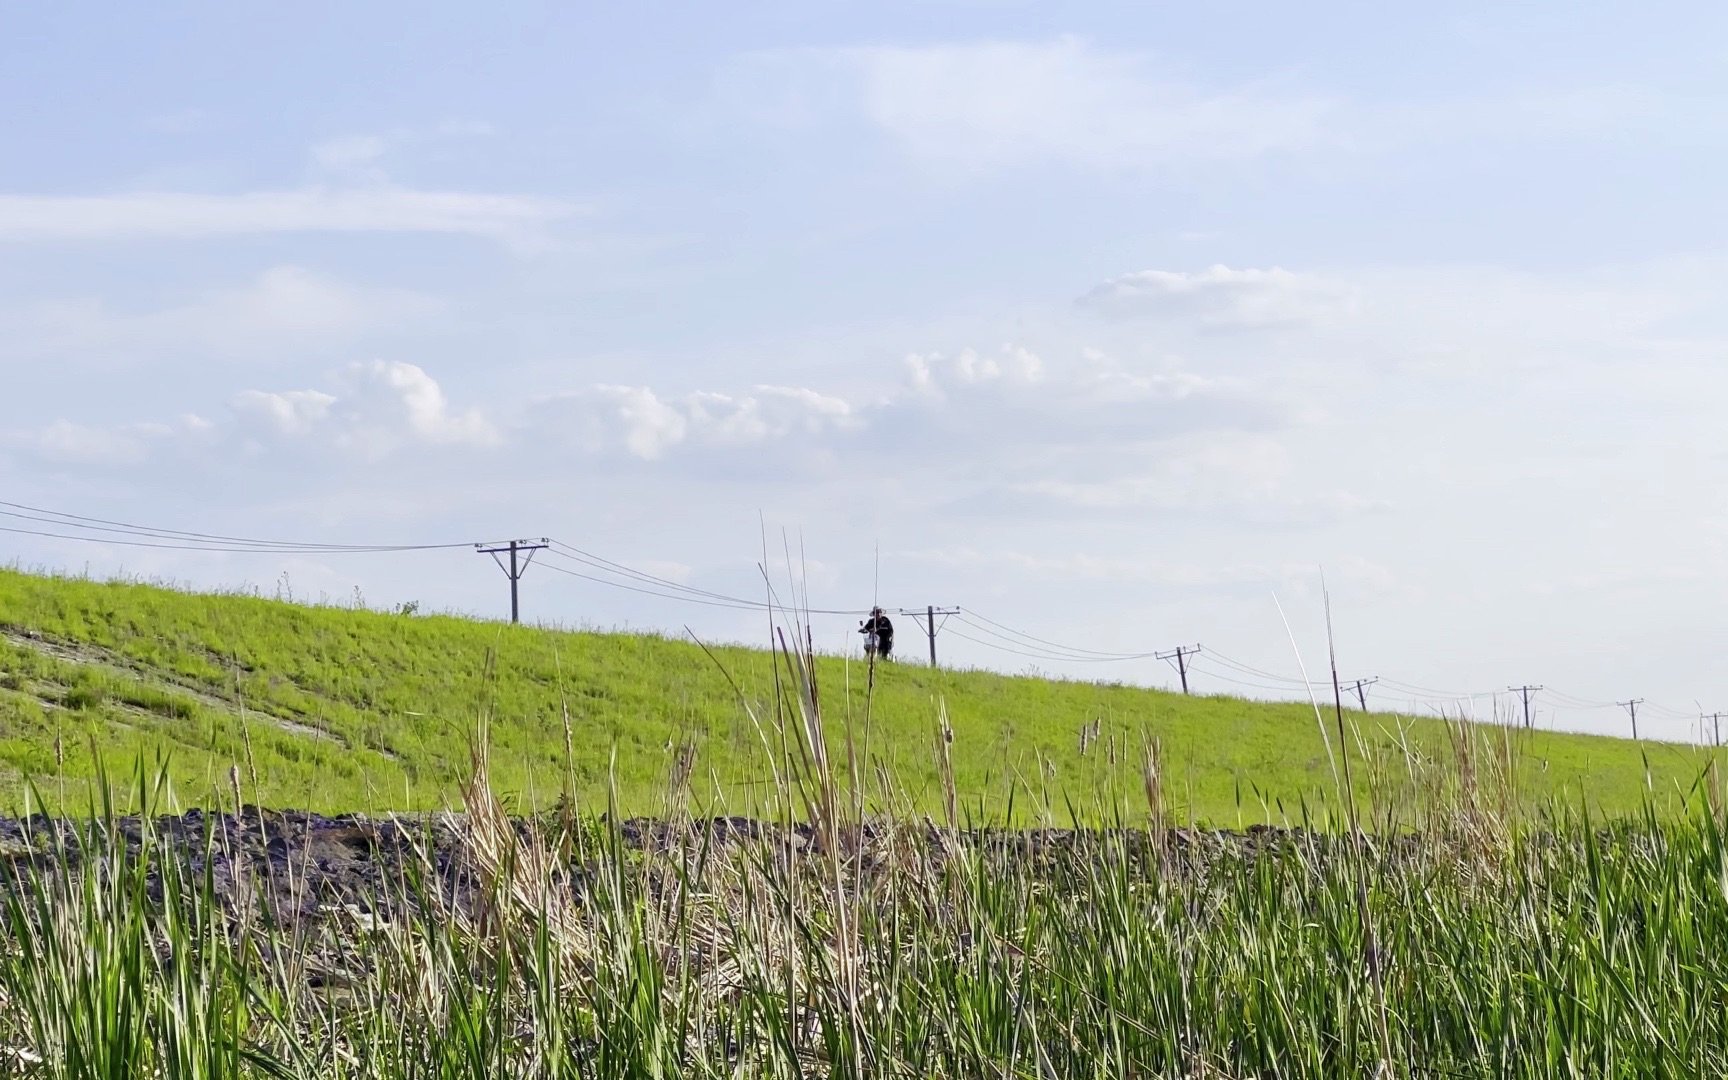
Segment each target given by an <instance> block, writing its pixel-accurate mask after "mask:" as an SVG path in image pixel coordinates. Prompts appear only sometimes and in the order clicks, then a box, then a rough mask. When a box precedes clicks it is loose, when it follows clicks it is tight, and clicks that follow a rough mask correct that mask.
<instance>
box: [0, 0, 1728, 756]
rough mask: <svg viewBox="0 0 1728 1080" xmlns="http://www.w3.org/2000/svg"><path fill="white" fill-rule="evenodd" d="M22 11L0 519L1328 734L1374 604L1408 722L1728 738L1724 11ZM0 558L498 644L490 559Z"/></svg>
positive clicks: (1230, 5)
mask: <svg viewBox="0 0 1728 1080" xmlns="http://www.w3.org/2000/svg"><path fill="white" fill-rule="evenodd" d="M0 16H3V18H4V25H5V32H4V33H0V500H4V501H6V502H8V503H12V504H19V505H24V506H32V507H41V508H46V509H50V510H54V511H58V512H62V513H71V514H79V515H85V516H89V517H97V518H104V519H110V520H115V521H122V522H129V523H141V524H144V525H148V526H153V527H158V528H167V529H178V530H185V531H195V532H203V533H211V534H220V535H225V536H240V537H261V538H266V539H274V540H290V541H305V542H313V543H320V544H380V545H394V544H406V545H418V544H442V543H450V544H462V543H469V542H474V541H491V540H499V539H508V538H511V537H539V536H549V537H553V538H555V539H557V540H558V541H560V542H561V543H562V544H565V545H569V546H570V547H573V548H575V549H578V550H580V551H583V552H588V553H592V554H593V555H596V556H599V557H602V558H604V559H607V560H611V561H613V562H615V563H617V564H620V565H622V566H626V567H629V568H632V569H633V570H634V571H636V572H637V573H639V574H644V575H651V576H652V577H653V578H655V579H659V580H662V581H669V582H673V583H675V585H676V586H678V587H673V586H663V585H659V584H653V585H649V586H648V591H629V590H627V589H623V588H617V587H613V586H611V585H606V584H602V583H600V582H596V581H593V580H589V579H588V578H582V577H576V576H573V575H572V574H571V573H570V572H569V571H572V570H574V571H576V572H578V573H589V574H590V575H591V576H594V577H611V579H612V580H613V581H615V582H616V581H619V580H620V579H619V578H618V577H616V575H609V574H602V573H594V572H593V568H592V566H587V567H585V566H583V565H582V564H580V563H579V562H575V561H572V560H571V558H570V557H569V556H568V553H567V552H568V549H565V553H564V554H555V553H548V554H547V555H546V556H545V557H544V558H542V559H541V560H539V561H537V562H536V563H535V564H533V565H532V566H531V567H530V569H529V570H528V571H527V573H526V574H525V575H524V578H523V581H522V589H523V594H522V595H523V612H524V617H525V618H526V619H529V620H533V621H542V622H553V623H559V624H563V625H573V626H574V625H587V626H599V627H629V628H633V629H658V630H662V631H665V632H667V633H672V634H677V635H683V634H685V633H686V632H687V629H688V632H690V633H694V634H697V635H699V636H701V637H703V638H704V639H708V638H713V639H719V640H738V641H753V642H761V641H763V640H765V637H766V620H765V619H764V617H763V615H762V613H761V612H760V611H754V610H750V609H745V608H730V607H719V606H713V605H709V604H700V603H694V602H691V599H692V598H699V597H700V596H701V595H704V594H718V595H721V596H727V597H741V598H746V599H749V600H751V601H760V600H761V598H763V597H764V596H765V595H766V594H767V590H768V588H769V587H770V586H772V587H773V588H774V590H775V594H776V595H777V596H779V597H780V598H781V599H787V598H789V597H790V596H791V595H792V594H793V593H797V594H798V595H800V596H803V597H807V602H808V605H809V606H810V607H812V608H817V609H823V610H829V609H832V610H836V611H849V610H852V609H858V608H868V607H869V606H870V604H871V603H872V602H873V601H879V602H880V603H882V604H883V605H885V606H887V607H889V608H890V609H891V610H892V609H896V608H900V607H907V608H919V609H921V608H923V607H924V606H925V605H928V604H935V605H943V606H958V607H960V608H961V609H962V610H963V615H961V616H958V617H956V618H955V619H954V620H952V621H950V622H949V623H948V624H947V625H946V626H945V628H944V629H943V631H942V633H941V636H940V637H939V639H938V647H939V651H940V653H941V656H942V660H943V662H944V663H945V664H954V665H965V666H979V667H990V668H995V669H998V670H1003V671H1037V672H1042V673H1046V674H1054V675H1063V676H1068V677H1076V678H1096V679H1106V680H1121V681H1126V682H1134V683H1144V684H1150V685H1161V686H1168V685H1173V684H1174V682H1175V679H1176V672H1175V671H1174V670H1173V669H1172V668H1171V666H1170V665H1169V664H1168V663H1166V662H1164V661H1161V660H1159V659H1157V658H1155V657H1152V656H1147V655H1144V654H1148V653H1154V652H1158V651H1163V650H1169V649H1171V648H1174V647H1175V646H1177V645H1193V644H1200V645H1201V646H1202V647H1203V650H1204V651H1203V652H1202V653H1201V655H1200V657H1199V658H1198V659H1197V660H1196V662H1195V667H1194V670H1193V672H1192V673H1191V676H1190V677H1191V680H1192V683H1193V687H1194V689H1195V690H1196V691H1199V692H1207V693H1219V692H1231V693H1243V694H1248V695H1254V696H1301V694H1302V693H1303V691H1302V689H1301V687H1300V682H1299V680H1300V679H1301V677H1302V672H1303V671H1304V670H1306V671H1307V672H1308V673H1309V674H1310V675H1314V676H1316V677H1318V676H1319V674H1320V673H1321V672H1322V670H1323V669H1324V668H1325V666H1326V649H1327V631H1326V618H1327V616H1326V597H1328V596H1329V598H1330V609H1331V624H1332V630H1333V637H1334V640H1335V643H1336V649H1337V654H1338V665H1339V669H1340V672H1341V674H1342V676H1343V677H1344V678H1345V679H1346V680H1354V679H1358V678H1372V677H1378V678H1379V679H1380V680H1381V681H1380V682H1378V683H1376V684H1374V685H1373V686H1372V687H1371V688H1369V690H1368V701H1369V703H1370V704H1372V705H1376V706H1378V707H1381V708H1386V709H1406V710H1410V711H1413V712H1422V713H1431V712H1435V711H1446V712H1448V713H1453V714H1456V713H1464V714H1467V715H1470V716H1473V717H1476V718H1478V719H1494V718H1496V717H1501V718H1503V717H1504V716H1506V715H1508V710H1509V709H1510V708H1512V704H1511V702H1512V700H1513V699H1511V698H1509V697H1508V696H1507V695H1506V694H1505V692H1504V691H1505V690H1506V688H1507V687H1509V686H1514V685H1537V684H1539V685H1542V686H1544V687H1546V688H1547V689H1545V690H1544V691H1542V692H1541V693H1539V694H1537V695H1536V698H1535V709H1536V716H1535V722H1536V723H1537V724H1538V725H1540V726H1545V727H1547V726H1552V727H1559V728H1566V729H1570V730H1579V731H1594V732H1606V733H1625V732H1626V730H1627V728H1628V722H1629V717H1628V715H1627V711H1626V710H1625V709H1624V708H1622V707H1620V706H1618V705H1616V704H1615V703H1616V702H1621V701H1627V700H1631V699H1634V698H1643V699H1645V704H1644V705H1643V706H1641V707H1640V712H1639V727H1640V734H1643V735H1646V736H1652V737H1661V738H1668V739H1689V738H1696V737H1697V736H1698V734H1699V731H1700V726H1699V722H1698V717H1699V714H1701V713H1704V712H1715V711H1728V665H1724V664H1723V663H1722V662H1721V661H1720V655H1721V653H1722V651H1723V649H1724V646H1725V645H1728V633H1725V630H1728V614H1725V611H1728V609H1725V606H1724V604H1725V601H1728V504H1725V500H1724V493H1725V492H1728V422H1725V418H1724V416H1723V413H1722V403H1723V402H1724V401H1728V308H1725V307H1724V305H1723V304H1722V303H1721V301H1720V297H1721V296H1722V294H1723V293H1724V290H1725V286H1728V204H1725V203H1724V201H1723V198H1722V191H1721V186H1722V185H1721V177H1722V175H1723V174H1724V167H1725V165H1728V153H1725V151H1728V8H1723V7H1721V6H1720V5H1706V4H1663V5H1656V6H1651V5H1633V4H1629V3H1627V4H1599V3H1598V4H1592V3H1578V2H1572V3H1566V4H1558V3H1555V4H1524V5H1516V6H1514V5H1506V4H1470V3H1459V4H1446V5H1427V6H1426V7H1419V6H1417V5H1404V4H1396V5H1386V4H1366V3H1320V2H1316V3H1309V4H1302V5H1290V4H1282V3H1249V2H1224V3H1217V4H1208V5H1163V4H1099V3H1087V2H1084V0H1075V2H1069V3H1063V4H1035V3H1029V2H1012V0H951V2H949V0H920V2H918V3H897V2H892V0H872V2H869V3H844V2H812V0H806V2H802V3H748V2H740V3H736V4H681V3H654V4H641V3H638V4H599V3H591V4H583V5H567V4H560V5H550V4H548V5H539V4H513V3H506V2H500V3H493V4H487V5H449V4H436V3H417V4H413V5H409V4H398V3H373V4H364V5H356V4H336V3H319V2H307V3H301V4H295V5H264V4H257V3H225V4H215V3H209V4H176V3H161V4H152V5H122V4H106V5H92V4H80V3H66V4H57V5H39V4H25V3H17V2H11V0H0ZM17 512H19V511H17V510H16V508H15V507H14V513H17ZM0 526H5V527H7V528H16V529H32V528H33V529H35V530H36V531H38V532H49V531H61V530H57V529H50V528H44V527H42V526H41V525H40V524H39V523H33V522H30V521H29V520H28V519H24V518H17V517H13V518H8V519H0ZM110 535H112V534H110ZM0 560H4V561H8V562H12V563H15V564H17V565H21V566H25V567H31V568H49V569H59V570H64V571H68V572H73V573H85V572H88V573H90V574H92V575H95V576H99V577H107V576H111V575H127V576H133V577H139V578H144V579H154V580H167V581H173V582H177V583H181V584H184V585H188V586H193V587H198V588H217V587H222V588H241V587H245V588H255V589H257V590H259V591H261V592H263V593H264V594H265V595H278V594H281V595H292V596H294V597H295V598H297V599H309V600H314V601H321V602H329V603H352V602H355V601H356V599H357V598H358V600H359V601H360V602H363V603H365V604H367V605H368V606H372V607H379V608H393V607H396V606H398V605H401V604H405V603H410V602H413V603H417V604H419V606H420V609H421V610H423V611H431V610H456V611H463V612H471V613H475V614H479V615H483V616H485V617H489V618H498V617H504V616H506V615H507V611H508V591H507V583H506V581H505V578H504V576H503V575H502V574H501V573H500V572H499V569H498V567H496V566H495V565H493V564H492V563H491V561H489V559H488V558H487V557H486V556H484V555H480V554H477V553H475V552H473V551H471V550H466V549H464V548H460V547H453V548H443V549H436V550H426V551H402V552H367V553H338V554H316V553H291V552H269V553H224V552H211V551H180V550H173V549H169V548H148V547H128V546H122V545H117V544H113V543H92V542H87V541H79V540H66V539H58V538H54V537H47V536H36V535H29V534H27V533H24V532H10V533H8V532H0ZM765 576H766V578H767V580H766V581H765V580H764V578H765ZM624 580H628V581H630V582H634V584H635V585H637V586H644V585H648V582H647V581H646V580H645V579H644V578H642V577H636V578H631V579H624ZM679 587H681V588H679ZM688 590H703V593H701V594H699V593H696V592H691V591H688ZM654 592H660V593H668V594H671V595H676V596H680V597H683V598H684V599H670V598H668V597H667V596H659V595H651V593H654ZM0 618H3V615H0ZM910 622H911V620H909V619H902V620H901V645H900V649H901V650H902V651H903V652H905V653H907V654H909V660H916V659H918V658H919V657H921V656H922V654H923V652H924V649H925V645H924V643H923V642H922V641H921V640H919V639H918V638H917V630H916V628H915V627H913V626H911V625H910ZM856 625H857V618H856V616H851V615H845V614H833V615H827V614H817V615H813V616H811V626H812V633H813V635H814V638H815V641H816V644H817V645H818V647H819V648H823V649H830V650H836V651H838V650H851V651H852V652H854V653H856V652H857V650H858V647H859V645H858V635H857V634H856V633H855V628H856ZM1003 628H1011V629H1007V630H1005V629H1003ZM1099 654H1110V655H1111V656H1128V657H1133V658H1131V659H1108V658H1106V657H1104V656H1102V655H1099ZM1466 695H1470V696H1466Z"/></svg>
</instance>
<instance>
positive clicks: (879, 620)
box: [858, 607, 894, 660]
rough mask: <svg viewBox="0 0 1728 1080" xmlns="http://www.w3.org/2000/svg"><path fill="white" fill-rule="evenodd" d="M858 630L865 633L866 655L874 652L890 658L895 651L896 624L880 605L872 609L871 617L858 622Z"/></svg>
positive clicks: (883, 657) (884, 657)
mask: <svg viewBox="0 0 1728 1080" xmlns="http://www.w3.org/2000/svg"><path fill="white" fill-rule="evenodd" d="M858 632H859V633H860V634H863V635H864V655H865V656H866V657H869V656H871V655H872V654H874V655H876V656H880V657H881V658H882V659H884V660H886V659H888V657H889V655H890V654H891V653H893V651H894V624H893V623H892V622H890V621H889V620H888V616H887V615H886V614H885V613H883V611H882V609H881V608H879V607H873V608H871V609H870V617H869V618H868V619H865V620H864V621H863V622H862V623H860V624H858Z"/></svg>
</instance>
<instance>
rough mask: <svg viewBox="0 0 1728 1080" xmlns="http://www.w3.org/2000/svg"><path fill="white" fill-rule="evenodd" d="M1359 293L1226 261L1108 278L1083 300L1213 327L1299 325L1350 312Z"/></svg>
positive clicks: (1101, 307)
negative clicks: (1236, 267)
mask: <svg viewBox="0 0 1728 1080" xmlns="http://www.w3.org/2000/svg"><path fill="white" fill-rule="evenodd" d="M1356 300H1357V291H1356V290H1355V289H1354V288H1352V287H1351V286H1349V285H1347V284H1345V283H1344V282H1340V281H1334V280H1331V279H1329V278H1324V277H1319V276H1317V275H1313V274H1298V273H1293V272H1291V271H1289V270H1284V269H1280V268H1279V267H1276V266H1275V267H1273V268H1271V269H1270V270H1253V269H1246V270H1232V269H1231V268H1230V267H1228V266H1224V265H1222V264H1219V265H1215V266H1210V267H1207V268H1206V269H1205V270H1201V271H1197V272H1185V271H1178V270H1142V271H1140V272H1139V273H1134V274H1126V275H1123V276H1122V277H1119V278H1114V279H1112V280H1110V281H1106V282H1105V283H1103V284H1102V285H1099V286H1098V287H1096V288H1094V289H1093V290H1092V291H1090V292H1088V293H1087V294H1086V295H1085V296H1083V297H1081V298H1080V303H1081V304H1082V305H1083V306H1085V307H1089V308H1092V309H1094V310H1096V311H1099V312H1103V313H1105V314H1108V315H1116V316H1149V317H1163V318H1191V319H1194V320H1196V321H1198V322H1199V323H1200V324H1201V325H1202V326H1206V327H1209V328H1213V329H1265V328H1270V327H1280V326H1300V325H1305V324H1309V323H1313V322H1316V321H1319V320H1322V319H1326V318H1328V317H1331V316H1334V315H1338V314H1341V313H1344V312H1347V311H1349V310H1350V309H1351V308H1352V307H1353V306H1354V305H1355V303H1356Z"/></svg>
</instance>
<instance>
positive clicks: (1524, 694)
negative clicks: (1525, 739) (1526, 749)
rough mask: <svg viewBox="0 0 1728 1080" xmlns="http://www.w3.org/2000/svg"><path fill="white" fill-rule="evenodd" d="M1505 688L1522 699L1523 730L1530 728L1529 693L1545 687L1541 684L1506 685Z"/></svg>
mask: <svg viewBox="0 0 1728 1080" xmlns="http://www.w3.org/2000/svg"><path fill="white" fill-rule="evenodd" d="M1506 689H1508V690H1510V691H1511V692H1512V693H1514V694H1517V695H1518V697H1519V698H1520V699H1522V700H1523V702H1524V730H1525V731H1529V730H1531V727H1530V695H1532V694H1534V693H1536V692H1537V691H1538V690H1542V689H1545V687H1541V686H1508V687H1507V688H1506Z"/></svg>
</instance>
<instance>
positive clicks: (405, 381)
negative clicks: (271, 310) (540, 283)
mask: <svg viewBox="0 0 1728 1080" xmlns="http://www.w3.org/2000/svg"><path fill="white" fill-rule="evenodd" d="M341 382H342V383H343V386H342V387H341V388H340V389H341V391H342V392H341V393H330V392H326V391H323V390H243V391H241V392H240V393H237V394H235V395H234V396H233V397H231V398H230V399H229V401H228V407H229V411H230V417H229V418H228V419H227V420H225V421H222V422H212V421H209V420H205V419H202V418H200V417H197V416H192V415H187V416H183V417H181V418H180V419H179V420H177V421H175V422H174V423H172V424H153V423H135V424H123V425H119V426H114V427H92V426H86V425H82V424H75V423H72V422H70V421H67V420H58V421H55V422H54V423H52V424H49V425H48V426H46V427H44V428H41V429H40V430H37V431H34V432H24V433H22V434H18V435H14V436H12V437H11V438H9V439H7V440H6V442H7V444H9V445H11V446H12V447H14V448H15V449H17V450H20V451H22V452H24V453H25V454H28V455H30V456H34V457H37V458H40V459H45V460H49V461H53V462H57V463H60V464H82V465H106V466H118V465H137V464H144V463H146V462H147V461H149V460H150V459H152V458H153V457H155V456H157V455H159V454H163V453H174V452H182V453H184V452H189V451H194V450H211V449H214V450H216V451H218V452H219V453H221V454H223V455H227V454H232V453H234V452H235V451H242V452H245V451H250V452H258V451H261V450H263V449H264V448H266V447H270V446H274V447H277V448H282V449H287V448H292V447H300V448H304V449H308V450H313V451H335V452H338V453H358V454H361V455H362V456H366V457H373V458H376V457H381V456H384V455H386V454H389V453H391V452H393V451H395V450H397V449H399V448H401V447H404V446H411V445H420V446H435V445H462V446H491V445H494V444H496V443H498V442H500V441H501V439H502V436H501V435H500V434H499V432H498V429H497V428H496V427H495V426H494V425H493V423H492V422H491V421H490V420H489V419H487V418H486V416H485V415H484V414H482V413H481V412H480V411H479V410H478V409H455V408H452V407H451V405H450V402H449V400H448V399H447V398H446V396H445V394H444V390H443V388H442V387H440V386H439V385H438V383H437V381H436V380H435V379H433V378H432V377H431V376H430V375H428V374H427V373H426V372H425V371H423V370H421V369H420V368H419V367H417V366H415V365H413V364H409V363H405V362H403V361H399V360H397V361H384V360H375V361H372V362H370V363H366V364H355V365H352V366H351V367H350V368H348V369H347V371H346V372H345V373H344V375H343V378H342V380H341Z"/></svg>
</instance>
